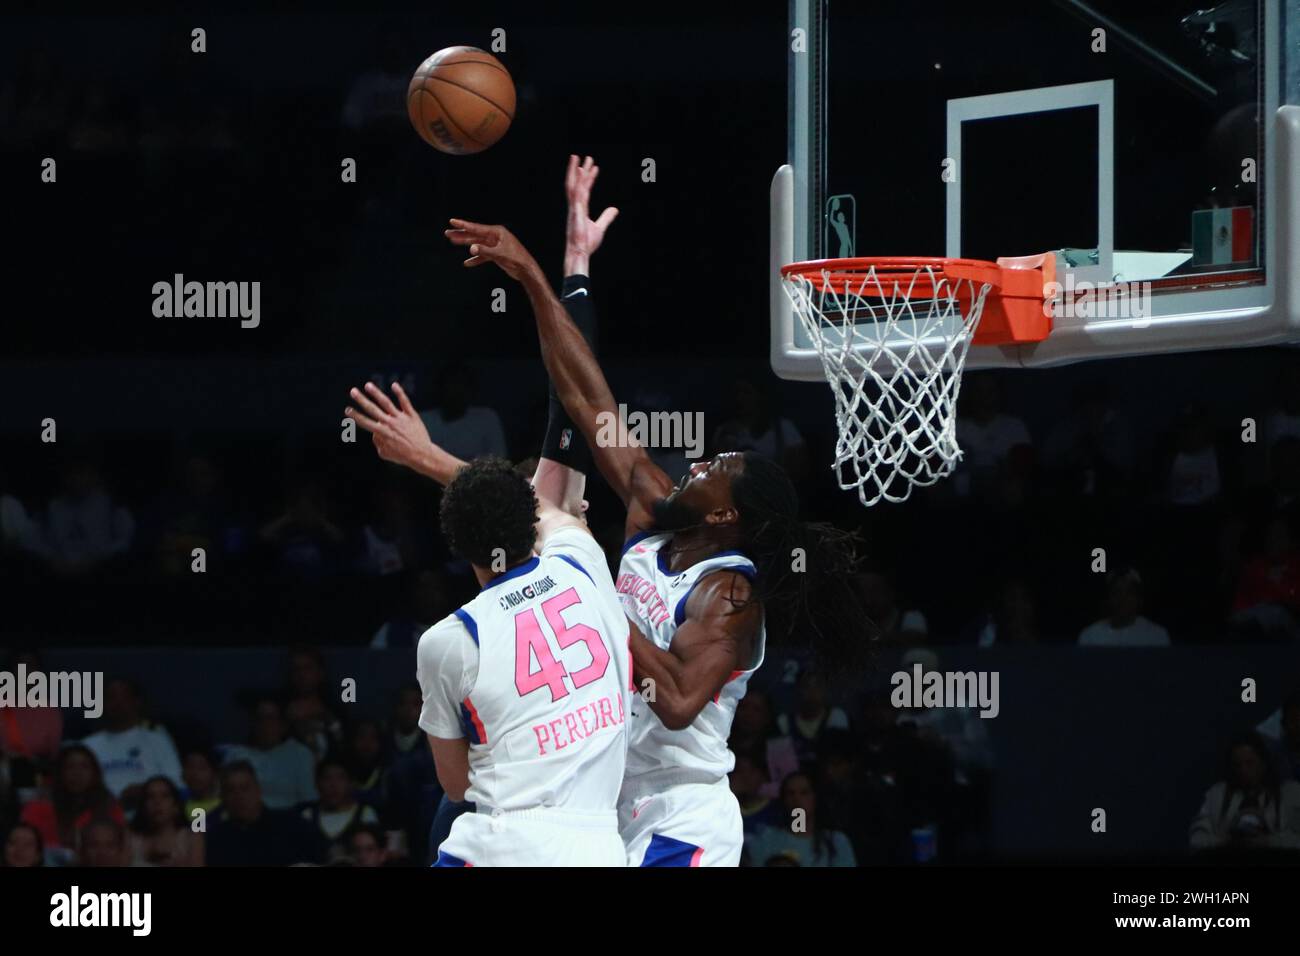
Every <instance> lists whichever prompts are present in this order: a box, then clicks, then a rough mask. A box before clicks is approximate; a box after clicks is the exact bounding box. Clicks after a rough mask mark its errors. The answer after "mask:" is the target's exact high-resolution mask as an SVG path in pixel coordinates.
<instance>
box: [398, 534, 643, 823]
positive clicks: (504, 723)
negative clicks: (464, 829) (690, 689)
mask: <svg viewBox="0 0 1300 956" xmlns="http://www.w3.org/2000/svg"><path fill="white" fill-rule="evenodd" d="M417 659H418V663H417V676H418V678H419V681H420V688H421V690H422V691H423V694H424V709H423V712H422V713H421V715H420V726H421V727H422V728H423V729H424V730H425V732H426V733H428V734H431V735H432V736H434V737H443V738H452V739H454V738H458V737H466V738H468V739H469V744H470V747H469V790H468V791H467V793H466V799H467V800H471V801H473V802H475V803H477V804H478V805H479V809H480V811H483V810H485V809H487V810H491V809H499V810H503V811H512V810H525V809H531V808H539V807H557V808H562V809H567V810H575V811H597V810H603V811H612V810H613V809H614V806H615V803H616V801H617V798H618V793H619V785H620V783H621V782H622V779H623V770H624V764H625V761H626V758H627V733H626V731H627V724H626V701H627V689H628V686H629V683H630V680H631V676H630V675H631V669H630V661H629V659H628V625H627V620H626V619H625V618H624V616H623V609H622V607H621V606H620V604H619V601H618V597H617V596H616V595H615V593H614V582H613V579H612V578H611V577H610V574H609V569H608V567H607V566H606V564H605V555H604V553H603V552H602V551H601V549H600V546H599V545H598V544H597V543H596V541H595V540H594V539H593V538H592V537H591V535H590V534H587V533H586V532H585V531H583V530H582V529H580V528H563V529H561V530H559V531H556V532H554V533H553V534H551V535H550V536H549V537H548V538H547V539H546V543H545V545H544V546H543V547H542V551H541V554H540V555H539V556H535V557H533V558H531V559H529V560H528V561H526V562H524V563H523V564H521V565H518V566H517V567H514V568H511V569H510V570H509V571H507V572H506V573H505V574H503V575H501V576H500V577H497V578H495V579H493V580H492V581H490V582H489V583H488V584H487V586H486V587H484V588H483V590H482V591H481V592H480V593H479V595H478V597H476V598H474V600H472V601H470V602H469V603H468V604H466V605H465V606H464V607H462V608H461V609H460V610H458V611H456V612H455V613H454V614H452V615H450V616H449V617H447V618H445V619H444V620H442V621H440V622H439V623H438V624H435V625H434V626H433V627H431V628H430V629H429V630H428V631H426V632H425V634H424V636H423V637H421V638H420V644H419V649H418V651H417Z"/></svg>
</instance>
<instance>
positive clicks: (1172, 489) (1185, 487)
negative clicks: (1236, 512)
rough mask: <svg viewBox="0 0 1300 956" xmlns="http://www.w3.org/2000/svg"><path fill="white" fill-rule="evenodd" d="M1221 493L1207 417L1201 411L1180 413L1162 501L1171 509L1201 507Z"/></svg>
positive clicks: (1212, 438) (1217, 460)
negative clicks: (1171, 506)
mask: <svg viewBox="0 0 1300 956" xmlns="http://www.w3.org/2000/svg"><path fill="white" fill-rule="evenodd" d="M1222 490H1223V477H1222V470H1221V468H1220V466H1219V450H1218V449H1217V448H1216V447H1215V444H1214V427H1213V423H1212V422H1211V421H1210V416H1209V415H1208V414H1207V413H1206V411H1205V409H1203V408H1199V407H1191V408H1187V409H1184V410H1183V414H1182V415H1181V417H1180V421H1179V423H1178V428H1177V432H1176V437H1175V444H1174V452H1173V457H1172V459H1171V460H1170V463H1169V471H1168V472H1167V475H1166V497H1167V499H1168V501H1169V503H1170V504H1171V505H1203V504H1208V503H1209V502H1211V501H1214V500H1215V499H1216V498H1218V497H1219V494H1220V492H1221V491H1222Z"/></svg>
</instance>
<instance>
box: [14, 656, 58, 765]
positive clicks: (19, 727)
mask: <svg viewBox="0 0 1300 956" xmlns="http://www.w3.org/2000/svg"><path fill="white" fill-rule="evenodd" d="M20 665H21V666H24V667H26V668H27V673H29V674H31V673H36V672H40V671H43V670H44V663H43V662H42V660H41V657H40V655H39V654H38V653H37V652H36V651H32V650H22V651H18V652H16V653H15V654H14V655H13V656H12V657H11V658H10V659H9V660H8V661H7V662H6V663H5V665H4V669H5V670H6V671H8V672H9V673H11V674H16V673H17V672H18V668H19V666H20ZM62 740H63V713H62V712H61V711H60V710H59V708H57V707H6V706H4V705H3V704H0V762H3V763H5V764H7V765H8V781H9V784H10V786H12V787H13V788H14V789H15V790H24V789H27V788H29V787H34V786H36V783H37V780H38V778H39V777H40V776H41V775H42V774H44V773H46V772H47V771H48V770H49V768H50V767H52V766H53V765H54V761H55V760H56V759H57V757H58V755H59V745H60V743H61V742H62Z"/></svg>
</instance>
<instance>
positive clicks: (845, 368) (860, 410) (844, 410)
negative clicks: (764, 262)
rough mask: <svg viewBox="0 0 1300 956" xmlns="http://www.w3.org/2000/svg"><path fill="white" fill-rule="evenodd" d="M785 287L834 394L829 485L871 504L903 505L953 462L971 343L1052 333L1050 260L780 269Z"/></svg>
mask: <svg viewBox="0 0 1300 956" xmlns="http://www.w3.org/2000/svg"><path fill="white" fill-rule="evenodd" d="M781 279H782V285H783V286H784V288H785V292H786V295H787V296H788V297H789V299H790V302H791V304H792V305H793V307H794V311H795V313H796V314H797V315H798V316H799V320H800V323H801V324H802V325H803V328H804V330H805V331H806V332H807V334H808V337H809V339H810V340H811V341H812V343H813V347H814V348H815V349H816V351H817V354H818V356H819V357H820V358H821V362H822V370H823V372H824V373H825V375H826V380H827V382H829V383H830V385H831V390H832V391H833V392H834V394H835V419H836V426H837V429H838V432H839V437H838V439H837V440H836V444H835V462H834V464H833V465H832V467H833V469H834V470H835V473H836V478H837V479H838V481H839V484H840V487H841V488H843V489H845V490H849V489H854V490H856V491H857V493H858V497H859V499H860V500H861V501H862V503H863V504H864V505H868V506H869V505H874V504H875V503H876V502H878V501H880V500H881V499H882V498H883V499H884V500H886V501H905V500H906V499H907V498H908V496H909V495H910V494H911V492H912V489H913V488H915V487H923V486H926V485H932V484H934V483H935V482H936V481H939V480H940V479H941V478H944V477H946V476H948V475H950V474H951V473H952V471H953V469H954V468H955V467H956V465H957V462H958V461H960V459H961V449H960V448H959V447H958V445H957V421H956V416H957V396H958V393H959V391H960V389H961V376H962V369H963V368H964V367H965V363H966V353H967V351H968V350H969V349H970V346H971V345H972V344H978V345H1023V344H1025V343H1031V342H1041V341H1042V340H1043V339H1045V338H1047V336H1048V335H1049V334H1050V333H1051V331H1052V318H1051V308H1050V302H1049V293H1050V291H1051V289H1050V286H1051V285H1052V284H1053V283H1054V282H1055V280H1056V257H1055V255H1054V254H1053V253H1050V252H1049V253H1044V254H1042V255H1036V256H1024V257H1020V258H1002V259H999V260H998V261H997V262H985V261H981V260H976V259H944V258H915V257H913V258H868V259H820V260H815V261H812V262H797V263H793V264H791V265H787V266H783V267H782V269H781Z"/></svg>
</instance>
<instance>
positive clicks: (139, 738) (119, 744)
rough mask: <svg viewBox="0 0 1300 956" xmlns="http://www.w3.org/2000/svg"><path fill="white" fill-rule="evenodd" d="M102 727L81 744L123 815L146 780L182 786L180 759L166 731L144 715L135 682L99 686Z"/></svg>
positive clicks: (135, 804) (134, 805) (117, 681)
mask: <svg viewBox="0 0 1300 956" xmlns="http://www.w3.org/2000/svg"><path fill="white" fill-rule="evenodd" d="M103 721H104V729H103V730H101V731H98V732H96V733H93V734H91V735H90V736H88V737H86V738H85V740H83V741H82V743H83V744H84V745H85V746H86V747H87V748H88V749H89V750H90V751H91V752H92V753H94V755H95V757H96V759H97V760H99V765H100V767H101V768H102V770H103V772H104V785H105V786H106V787H108V790H109V792H110V793H111V794H113V796H115V797H117V799H118V800H119V801H121V803H122V807H123V809H124V810H126V812H127V813H128V814H130V813H133V812H134V811H135V809H136V808H137V807H138V806H139V804H140V800H141V798H142V797H143V795H144V784H145V781H147V780H149V779H150V778H151V777H155V776H159V777H165V778H167V779H168V780H169V781H171V782H172V783H173V784H174V785H175V786H177V787H179V786H180V785H181V761H180V757H179V756H178V755H177V753H176V745H175V744H174V743H172V738H171V735H170V734H168V733H167V731H166V730H165V729H163V728H162V727H159V726H156V725H154V724H151V723H149V722H148V721H146V720H145V719H144V699H143V695H142V694H141V691H140V688H139V687H138V686H137V685H136V684H135V682H134V681H130V680H127V679H125V678H121V677H119V678H114V679H113V680H111V681H109V682H108V685H107V686H106V687H105V688H104V714H103Z"/></svg>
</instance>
